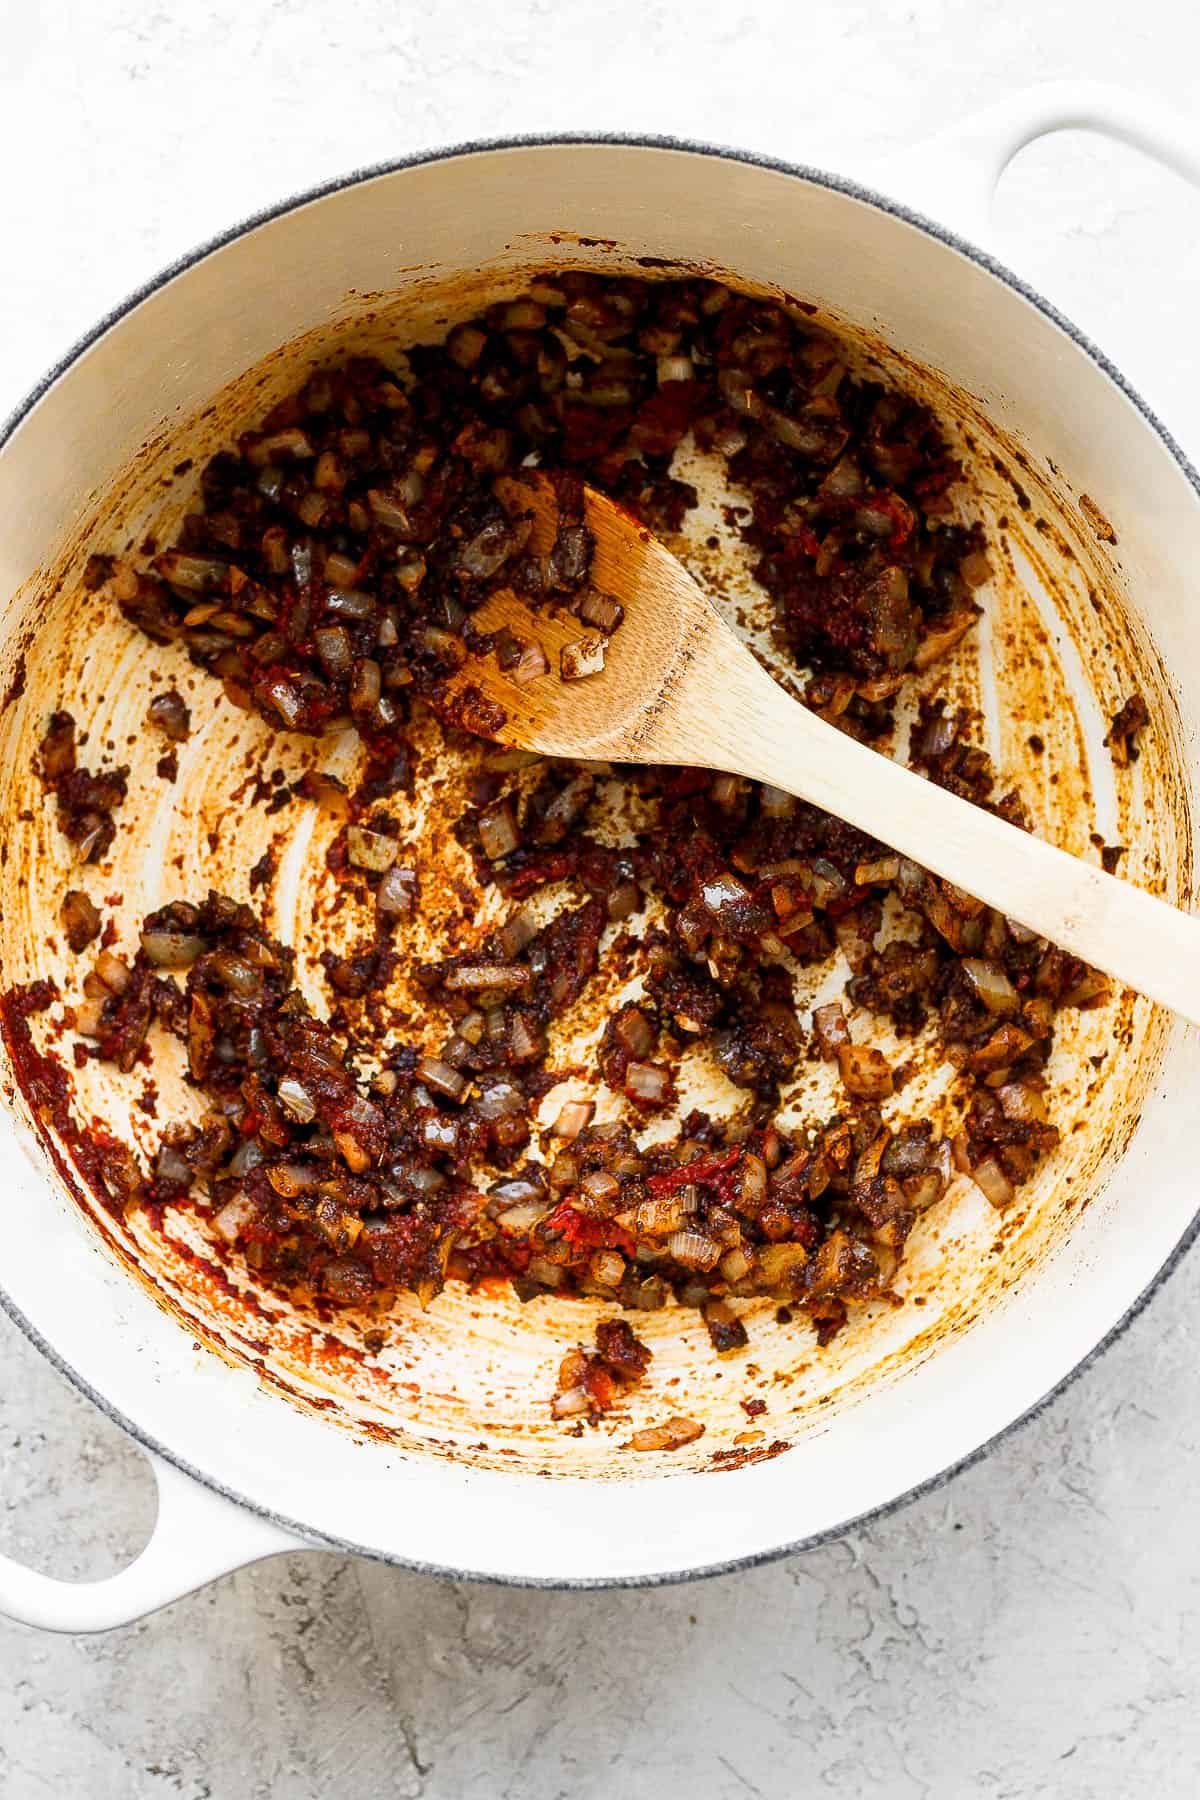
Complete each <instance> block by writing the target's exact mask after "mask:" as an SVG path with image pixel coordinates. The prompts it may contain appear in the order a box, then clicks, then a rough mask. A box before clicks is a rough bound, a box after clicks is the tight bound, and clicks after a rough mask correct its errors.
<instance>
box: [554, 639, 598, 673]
mask: <svg viewBox="0 0 1200 1800" xmlns="http://www.w3.org/2000/svg"><path fill="white" fill-rule="evenodd" d="M604 658H605V644H604V639H603V638H598V637H582V638H576V640H575V641H574V643H571V644H564V645H563V647H562V650H561V651H560V652H559V670H560V672H561V674H562V678H563V680H564V681H586V680H587V678H588V676H589V675H599V674H600V673H601V672H602V671H603V668H604Z"/></svg>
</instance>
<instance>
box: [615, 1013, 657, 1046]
mask: <svg viewBox="0 0 1200 1800" xmlns="http://www.w3.org/2000/svg"><path fill="white" fill-rule="evenodd" d="M613 1035H614V1036H615V1037H616V1038H617V1039H618V1041H619V1042H620V1044H621V1047H622V1048H623V1049H625V1050H628V1052H629V1054H630V1056H648V1055H649V1053H650V1051H651V1050H653V1048H654V1027H653V1025H652V1024H651V1023H650V1020H649V1019H648V1018H647V1017H646V1015H645V1013H644V1012H643V1011H642V1009H641V1007H640V1006H625V1007H622V1009H621V1011H620V1012H619V1013H618V1014H617V1016H616V1018H615V1019H614V1021H613Z"/></svg>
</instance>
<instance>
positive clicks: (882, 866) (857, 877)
mask: <svg viewBox="0 0 1200 1800" xmlns="http://www.w3.org/2000/svg"><path fill="white" fill-rule="evenodd" d="M899 873H900V858H899V857H898V856H879V857H876V858H875V860H874V861H873V862H860V863H859V865H858V867H857V868H856V869H855V871H854V881H855V885H856V886H857V887H871V886H872V885H873V884H874V883H876V882H881V883H882V882H888V881H895V879H896V877H897V875H898V874H899Z"/></svg>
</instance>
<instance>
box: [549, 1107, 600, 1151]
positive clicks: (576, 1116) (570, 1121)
mask: <svg viewBox="0 0 1200 1800" xmlns="http://www.w3.org/2000/svg"><path fill="white" fill-rule="evenodd" d="M595 1110H596V1102H595V1101H594V1100H567V1101H565V1102H564V1104H563V1105H562V1106H561V1107H560V1108H559V1111H558V1117H557V1118H556V1119H555V1121H554V1126H553V1131H554V1135H555V1137H557V1138H563V1139H565V1140H566V1142H567V1143H568V1144H573V1143H574V1142H575V1139H576V1138H577V1137H578V1136H579V1134H580V1132H581V1131H582V1130H583V1129H584V1128H585V1126H587V1125H590V1124H591V1121H592V1114H593V1113H594V1112H595Z"/></svg>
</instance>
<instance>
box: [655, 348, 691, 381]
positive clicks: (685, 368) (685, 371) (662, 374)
mask: <svg viewBox="0 0 1200 1800" xmlns="http://www.w3.org/2000/svg"><path fill="white" fill-rule="evenodd" d="M656 373H657V376H658V385H659V387H665V386H666V384H667V383H668V382H669V381H691V380H692V378H693V377H694V375H695V373H696V365H695V363H694V362H693V361H692V359H691V357H690V356H660V357H659V359H658V365H657V370H656Z"/></svg>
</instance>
